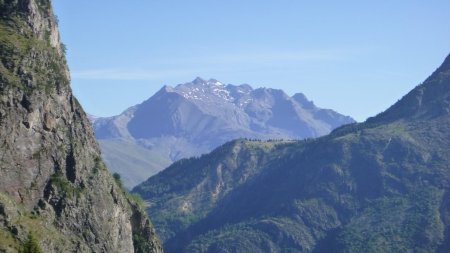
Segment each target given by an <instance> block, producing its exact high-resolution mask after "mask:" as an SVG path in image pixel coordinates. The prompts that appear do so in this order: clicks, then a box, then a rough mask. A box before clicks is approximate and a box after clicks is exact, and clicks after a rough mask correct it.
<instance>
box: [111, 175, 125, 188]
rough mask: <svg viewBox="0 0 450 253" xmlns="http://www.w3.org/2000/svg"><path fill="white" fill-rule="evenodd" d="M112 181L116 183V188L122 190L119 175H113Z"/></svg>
mask: <svg viewBox="0 0 450 253" xmlns="http://www.w3.org/2000/svg"><path fill="white" fill-rule="evenodd" d="M113 178H114V181H115V182H116V184H117V186H119V188H120V189H123V184H122V179H121V177H120V174H119V173H114V174H113Z"/></svg>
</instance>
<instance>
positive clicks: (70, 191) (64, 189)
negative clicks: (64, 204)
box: [50, 172, 83, 198]
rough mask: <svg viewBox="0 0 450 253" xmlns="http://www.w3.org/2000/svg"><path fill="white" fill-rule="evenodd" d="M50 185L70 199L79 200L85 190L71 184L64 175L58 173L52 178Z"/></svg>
mask: <svg viewBox="0 0 450 253" xmlns="http://www.w3.org/2000/svg"><path fill="white" fill-rule="evenodd" d="M50 183H51V184H52V185H53V186H54V187H56V188H57V189H58V191H60V193H61V194H63V196H66V197H68V198H73V197H77V198H79V197H80V196H81V194H82V192H83V189H82V188H80V187H77V186H75V185H74V184H73V183H71V182H70V181H69V180H68V179H67V178H66V177H65V176H64V175H63V174H62V173H60V172H57V173H55V174H53V175H52V176H51V177H50Z"/></svg>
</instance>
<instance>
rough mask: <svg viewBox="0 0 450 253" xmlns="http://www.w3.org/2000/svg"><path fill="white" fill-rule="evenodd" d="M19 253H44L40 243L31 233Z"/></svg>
mask: <svg viewBox="0 0 450 253" xmlns="http://www.w3.org/2000/svg"><path fill="white" fill-rule="evenodd" d="M19 253H42V250H41V248H40V246H39V243H38V241H37V240H36V238H35V237H34V235H33V234H32V233H31V232H30V233H29V234H28V238H27V240H26V241H25V243H24V244H23V246H22V248H21V249H20V250H19Z"/></svg>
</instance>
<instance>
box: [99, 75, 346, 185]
mask: <svg viewBox="0 0 450 253" xmlns="http://www.w3.org/2000/svg"><path fill="white" fill-rule="evenodd" d="M304 99H306V97H305V98H304ZM306 100H307V99H306ZM352 122H354V120H353V119H352V118H350V117H347V116H343V115H341V114H339V113H336V112H334V111H332V110H327V109H321V108H318V107H316V106H314V104H306V103H303V102H301V103H300V102H298V101H297V100H296V99H295V98H294V97H289V96H288V95H287V94H286V93H285V92H284V91H282V90H276V89H267V88H257V89H253V88H252V87H251V86H250V85H248V84H242V85H233V84H227V85H225V84H224V83H222V82H220V81H218V80H215V79H209V80H207V81H206V80H204V79H202V78H196V79H195V80H194V81H192V82H188V83H183V84H179V85H176V86H175V87H174V88H172V87H170V86H164V87H163V88H162V89H161V90H160V91H159V92H157V93H156V94H155V95H154V96H152V97H151V98H149V99H148V100H146V101H145V102H143V103H142V104H140V105H137V106H135V107H134V108H133V109H131V110H127V111H126V112H125V113H123V114H121V115H119V116H116V117H113V118H105V119H98V120H96V121H95V124H94V128H95V131H96V135H97V137H98V138H99V139H101V143H103V144H104V145H103V147H104V154H106V155H105V156H107V157H112V155H110V153H109V151H112V150H113V149H112V148H111V146H113V144H112V143H111V142H114V141H117V140H121V141H126V142H127V143H135V144H137V145H138V146H139V147H145V148H147V149H150V150H152V152H153V154H148V155H145V157H151V156H159V157H166V158H167V160H169V161H176V160H178V159H180V158H184V157H189V156H194V155H200V154H202V153H204V152H209V151H211V150H212V149H213V148H215V147H217V146H219V145H221V144H223V143H225V142H227V141H230V140H233V139H237V138H256V139H302V138H308V137H317V136H321V135H324V134H327V133H329V132H330V131H331V130H332V129H334V128H336V127H338V126H341V125H343V124H348V123H352ZM103 140H104V141H103ZM106 142H108V143H106ZM106 146H108V147H106ZM115 146H120V145H115ZM122 146H123V145H122ZM140 150H141V149H140ZM120 151H121V154H122V153H123V152H122V150H120ZM154 152H156V153H157V154H154ZM161 153H163V154H161ZM121 154H116V155H117V156H119V157H121ZM130 159H131V160H133V159H136V158H130ZM145 159H146V158H145ZM145 159H144V160H145ZM120 160H122V161H123V160H125V159H124V158H123V159H120ZM136 163H139V164H143V162H142V159H141V158H140V159H139V162H135V163H134V164H136ZM117 164H119V163H118V162H110V163H109V165H110V166H111V167H112V168H115V167H114V166H115V165H117ZM166 165H168V164H166ZM131 166H133V165H131ZM121 167H124V168H129V167H130V166H127V165H121ZM142 167H143V166H142ZM148 167H149V168H154V167H152V166H148ZM160 169H162V168H158V169H156V170H152V169H150V170H149V173H148V174H146V173H145V172H142V173H140V175H146V176H147V177H148V176H150V175H152V173H155V171H157V170H160ZM140 171H145V170H144V169H140ZM130 173H132V172H130V170H128V171H127V172H126V174H127V175H130ZM144 179H145V176H139V177H138V176H136V177H134V179H133V182H138V183H139V182H140V181H142V180H144ZM139 180H140V181H139ZM126 182H127V186H130V187H132V186H134V185H133V184H131V183H129V182H130V181H126Z"/></svg>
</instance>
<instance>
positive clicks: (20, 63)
mask: <svg viewBox="0 0 450 253" xmlns="http://www.w3.org/2000/svg"><path fill="white" fill-rule="evenodd" d="M0 11H1V14H0V60H1V61H0V237H1V238H4V239H1V240H0V252H15V251H17V249H18V247H19V246H20V244H21V243H23V241H24V240H25V239H26V237H27V235H28V234H29V233H30V232H31V233H33V234H34V235H35V237H36V238H37V240H38V241H39V242H40V246H41V248H42V249H43V251H44V252H161V251H162V250H161V247H160V245H159V241H158V239H157V237H156V235H155V233H154V230H153V226H152V224H151V222H150V220H149V219H148V218H147V216H145V214H144V212H143V211H142V208H141V207H140V206H139V204H138V203H136V202H135V201H134V200H132V198H130V196H128V194H127V193H126V192H125V191H124V190H123V189H122V187H121V185H120V183H118V182H116V181H115V180H114V179H113V178H112V177H111V175H110V174H109V172H108V171H107V169H106V167H105V165H104V164H103V162H102V160H101V158H100V151H99V147H98V144H97V143H96V141H95V139H94V135H93V130H92V128H91V125H90V123H89V121H88V119H87V116H86V114H85V113H84V112H83V110H82V108H81V106H80V105H79V103H78V102H77V100H76V98H75V97H74V96H73V94H72V91H71V89H70V86H69V82H70V77H69V73H68V68H67V65H66V62H65V58H64V50H63V47H62V46H61V44H60V41H59V34H58V29H57V22H56V21H55V17H54V15H53V13H52V10H51V2H50V1H48V0H16V1H9V0H5V1H0Z"/></svg>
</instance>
